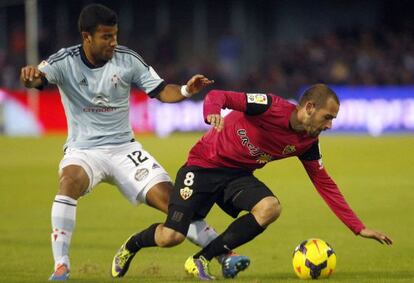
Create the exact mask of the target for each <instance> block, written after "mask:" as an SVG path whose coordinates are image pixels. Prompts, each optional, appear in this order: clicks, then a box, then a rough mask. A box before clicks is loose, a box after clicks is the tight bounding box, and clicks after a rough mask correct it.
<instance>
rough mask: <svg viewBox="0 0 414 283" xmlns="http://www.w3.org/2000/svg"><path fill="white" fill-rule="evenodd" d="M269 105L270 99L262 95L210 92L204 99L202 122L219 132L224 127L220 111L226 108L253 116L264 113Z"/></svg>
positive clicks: (221, 91)
mask: <svg viewBox="0 0 414 283" xmlns="http://www.w3.org/2000/svg"><path fill="white" fill-rule="evenodd" d="M271 104H272V97H271V96H270V95H268V94H264V93H244V92H235V91H224V90H212V91H210V92H209V93H208V94H207V95H206V97H205V99H204V104H203V113H204V121H206V123H208V124H210V125H212V126H213V127H214V128H215V129H216V130H217V131H221V129H223V127H224V118H223V117H222V116H221V114H220V112H221V109H225V108H228V109H232V110H235V111H239V112H243V113H246V114H247V115H251V116H254V115H260V114H262V113H264V112H266V111H267V109H269V107H270V105H271Z"/></svg>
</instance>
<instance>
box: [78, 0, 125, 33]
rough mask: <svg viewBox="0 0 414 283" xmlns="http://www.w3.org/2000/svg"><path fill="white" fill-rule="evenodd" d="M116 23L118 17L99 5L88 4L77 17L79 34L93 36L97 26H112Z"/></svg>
mask: <svg viewBox="0 0 414 283" xmlns="http://www.w3.org/2000/svg"><path fill="white" fill-rule="evenodd" d="M117 23H118V16H117V15H116V13H115V12H114V11H113V10H111V9H109V8H108V7H106V6H104V5H101V4H90V5H87V6H85V7H84V8H83V9H82V11H81V12H80V15H79V20H78V27H79V32H83V31H86V32H89V33H91V34H93V33H94V32H95V31H96V28H97V27H98V25H104V26H114V25H116V24H117Z"/></svg>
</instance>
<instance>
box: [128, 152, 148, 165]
mask: <svg viewBox="0 0 414 283" xmlns="http://www.w3.org/2000/svg"><path fill="white" fill-rule="evenodd" d="M127 157H128V158H129V159H130V160H131V161H132V162H133V163H134V164H135V166H137V167H138V166H139V165H140V164H141V163H143V162H144V161H146V160H148V156H143V155H142V152H141V151H140V150H137V151H133V152H131V153H130V154H128V155H127Z"/></svg>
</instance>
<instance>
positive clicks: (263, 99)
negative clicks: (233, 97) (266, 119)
mask: <svg viewBox="0 0 414 283" xmlns="http://www.w3.org/2000/svg"><path fill="white" fill-rule="evenodd" d="M246 95H247V103H255V104H265V105H266V104H267V95H266V94H264V93H246Z"/></svg>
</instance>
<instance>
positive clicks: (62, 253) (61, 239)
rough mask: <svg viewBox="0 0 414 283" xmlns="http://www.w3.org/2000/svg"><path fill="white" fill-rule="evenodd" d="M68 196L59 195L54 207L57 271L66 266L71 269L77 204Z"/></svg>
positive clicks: (53, 232) (53, 231)
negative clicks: (70, 253) (60, 265)
mask: <svg viewBox="0 0 414 283" xmlns="http://www.w3.org/2000/svg"><path fill="white" fill-rule="evenodd" d="M77 203H78V202H77V201H76V200H75V199H73V198H71V197H68V196H62V195H57V196H56V197H55V200H54V202H53V205H52V251H53V258H54V260H55V269H56V267H57V266H58V265H59V264H65V265H66V266H67V267H68V269H70V261H69V246H70V240H71V238H72V232H73V229H74V228H75V222H76V204H77Z"/></svg>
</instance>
